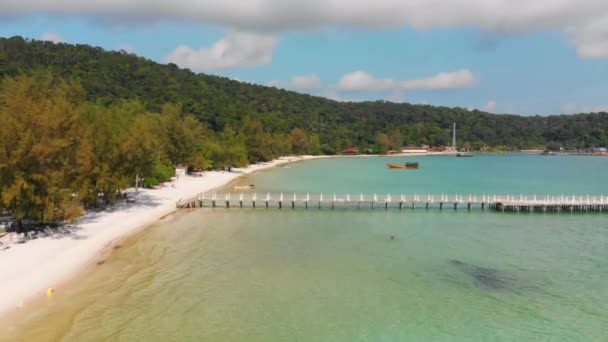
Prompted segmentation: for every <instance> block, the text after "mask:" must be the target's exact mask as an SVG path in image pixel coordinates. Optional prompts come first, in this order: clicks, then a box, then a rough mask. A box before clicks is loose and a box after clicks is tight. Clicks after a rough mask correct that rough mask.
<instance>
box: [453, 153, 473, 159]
mask: <svg viewBox="0 0 608 342" xmlns="http://www.w3.org/2000/svg"><path fill="white" fill-rule="evenodd" d="M472 156H473V155H472V154H470V153H462V152H461V153H456V157H459V158H462V157H472Z"/></svg>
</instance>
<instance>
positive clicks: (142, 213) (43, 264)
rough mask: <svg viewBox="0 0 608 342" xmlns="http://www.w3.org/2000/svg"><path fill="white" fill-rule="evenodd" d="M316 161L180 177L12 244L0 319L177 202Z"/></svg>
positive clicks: (4, 264) (0, 258) (0, 255)
mask: <svg viewBox="0 0 608 342" xmlns="http://www.w3.org/2000/svg"><path fill="white" fill-rule="evenodd" d="M317 158H322V156H298V157H284V158H279V159H277V160H274V161H271V162H268V163H261V164H256V165H250V166H249V167H247V168H243V169H238V170H239V172H238V173H236V172H219V171H210V172H205V173H204V174H203V176H202V177H193V176H186V177H181V178H180V179H178V180H176V181H175V182H173V184H174V185H175V186H172V185H170V186H165V187H162V188H160V189H155V190H148V189H143V190H141V191H140V194H139V195H138V197H137V202H136V203H133V204H125V203H122V204H120V205H117V206H115V207H113V208H111V209H108V210H105V211H101V212H90V213H87V214H86V215H85V216H84V217H83V218H81V219H80V220H79V222H78V223H77V224H76V225H75V226H74V227H73V228H72V229H70V230H66V231H65V232H64V233H62V234H61V233H57V234H54V235H53V236H49V237H44V238H38V239H35V240H31V241H28V242H27V243H24V244H13V245H12V246H11V248H10V249H8V250H5V251H2V252H0V316H3V315H5V314H7V313H9V312H11V311H13V310H15V309H19V308H21V307H23V306H24V305H26V304H27V303H28V302H29V301H31V300H33V299H35V298H37V297H41V296H44V295H45V294H46V291H47V289H49V288H56V287H58V286H60V285H61V284H62V283H65V282H67V281H69V279H70V278H71V277H73V276H75V275H76V274H77V273H78V272H79V271H80V270H82V269H83V268H84V267H85V266H87V265H88V264H90V263H91V262H93V261H96V259H97V258H99V257H100V256H101V255H102V254H107V253H111V248H110V247H112V246H113V244H114V243H116V241H119V240H121V239H124V238H126V237H127V236H129V235H132V234H134V233H136V232H138V231H140V230H141V229H143V228H145V227H146V226H149V225H151V224H153V223H156V222H158V221H159V220H160V219H162V218H163V217H165V216H167V215H170V214H171V213H173V212H174V211H175V210H176V208H175V204H176V202H177V201H178V200H179V199H186V198H189V197H193V196H196V195H197V194H198V193H201V192H206V191H210V190H213V189H216V188H219V187H222V186H225V185H226V184H228V183H230V182H231V181H233V180H235V179H237V178H239V177H241V176H243V175H247V174H251V173H253V172H256V171H261V170H266V169H270V168H273V167H276V166H279V165H283V164H286V163H290V162H296V161H302V160H310V159H317Z"/></svg>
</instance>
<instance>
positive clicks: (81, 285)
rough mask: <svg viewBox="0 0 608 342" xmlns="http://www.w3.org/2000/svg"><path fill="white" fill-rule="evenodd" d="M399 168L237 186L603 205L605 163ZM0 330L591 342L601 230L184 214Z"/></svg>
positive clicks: (534, 217)
mask: <svg viewBox="0 0 608 342" xmlns="http://www.w3.org/2000/svg"><path fill="white" fill-rule="evenodd" d="M403 160H404V158H397V157H391V158H383V157H370V158H339V159H325V160H316V161H308V162H303V163H297V164H292V165H290V166H289V167H287V168H279V169H274V170H271V171H268V172H264V173H260V174H256V175H252V176H249V177H247V178H245V179H242V180H240V181H239V182H240V183H243V184H249V183H254V184H256V188H257V190H256V191H259V192H266V191H269V192H280V191H284V192H286V193H288V192H293V191H298V192H307V191H309V192H321V191H323V192H326V193H333V192H336V193H341V194H342V193H359V192H364V193H373V192H377V193H385V192H392V193H400V192H405V193H420V194H424V193H427V192H430V193H449V194H452V193H459V194H468V193H478V194H481V193H508V194H519V193H524V194H535V193H536V194H547V193H548V194H556V195H559V194H561V193H564V194H572V193H575V194H587V193H589V194H594V195H600V194H602V193H605V194H608V181H607V179H606V176H605V175H606V174H608V172H607V171H608V158H599V157H595V158H594V157H541V156H524V155H516V156H508V155H507V156H477V157H474V158H454V157H418V158H416V160H418V161H419V162H420V163H421V168H420V169H419V170H388V169H387V168H386V166H385V163H386V162H402V161H403ZM391 235H392V236H394V239H391V238H390V236H391ZM2 330H3V331H4V333H1V332H0V339H1V338H3V337H4V338H5V339H7V340H24V341H47V340H49V341H51V340H67V341H97V340H111V341H141V340H146V341H353V340H358V341H421V340H432V341H437V340H439V341H441V340H445V341H455V340H462V341H471V340H480V341H488V340H563V341H605V340H606V339H607V338H608V216H606V214H593V213H589V214H584V213H574V214H570V213H568V214H528V213H522V214H512V213H511V214H509V213H506V214H505V213H495V212H491V211H485V212H482V211H480V210H473V211H471V212H468V211H466V210H458V211H454V210H443V211H439V210H437V209H433V210H429V211H426V210H424V209H415V210H411V209H407V210H403V211H399V210H388V211H385V210H375V211H371V210H369V209H363V210H356V209H343V208H336V209H335V210H331V209H322V210H317V209H314V210H308V211H306V210H304V209H296V210H291V209H283V210H278V209H269V210H265V209H256V210H253V209H243V210H241V209H229V210H227V209H196V210H193V211H190V212H184V213H180V214H177V215H175V216H174V217H172V218H169V219H166V220H164V221H162V222H159V223H158V224H156V225H154V226H152V227H150V228H149V229H147V230H145V231H143V232H142V233H140V234H137V235H136V236H133V237H131V238H129V239H127V240H126V241H124V243H123V244H122V245H121V248H120V249H117V250H115V251H113V253H112V254H111V255H110V256H109V257H108V258H107V259H106V260H105V261H104V263H103V264H101V265H97V266H93V267H92V268H91V269H89V270H87V271H86V272H85V273H84V274H83V275H82V276H80V277H79V278H78V279H77V280H75V281H73V282H72V283H71V284H69V286H65V287H64V288H61V289H59V291H58V292H57V294H56V295H55V296H53V297H52V298H50V299H45V300H43V301H40V302H39V303H35V305H33V307H31V308H28V309H27V310H25V311H24V312H22V313H19V314H18V315H17V316H16V317H15V319H14V320H9V321H8V324H5V325H3V329H2ZM2 334H4V336H3V335H2Z"/></svg>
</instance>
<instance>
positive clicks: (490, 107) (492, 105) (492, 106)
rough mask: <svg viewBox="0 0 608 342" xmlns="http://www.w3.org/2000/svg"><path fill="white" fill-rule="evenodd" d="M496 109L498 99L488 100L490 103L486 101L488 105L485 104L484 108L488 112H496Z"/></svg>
mask: <svg viewBox="0 0 608 342" xmlns="http://www.w3.org/2000/svg"><path fill="white" fill-rule="evenodd" d="M495 109H496V101H494V100H490V101H488V103H486V105H485V106H483V110H484V111H485V112H488V113H494V110H495Z"/></svg>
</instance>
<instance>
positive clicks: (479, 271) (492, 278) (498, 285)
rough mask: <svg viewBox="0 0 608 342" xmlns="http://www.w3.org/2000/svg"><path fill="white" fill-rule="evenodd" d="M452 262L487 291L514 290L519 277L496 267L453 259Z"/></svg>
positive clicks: (476, 284)
mask: <svg viewBox="0 0 608 342" xmlns="http://www.w3.org/2000/svg"><path fill="white" fill-rule="evenodd" d="M450 264H451V265H452V266H454V267H455V268H456V269H458V270H459V271H460V272H462V273H464V274H466V275H468V276H469V277H471V278H472V280H473V282H474V284H475V286H477V287H478V288H480V289H483V290H486V291H514V290H515V285H516V281H517V279H516V278H515V277H514V276H513V275H511V274H508V273H506V272H502V271H499V270H497V269H494V268H489V267H481V266H477V265H473V264H468V263H466V262H462V261H460V260H455V259H452V260H450Z"/></svg>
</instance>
